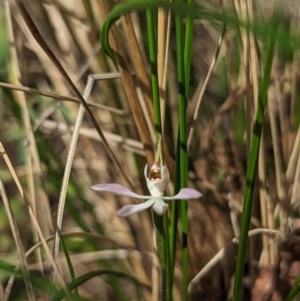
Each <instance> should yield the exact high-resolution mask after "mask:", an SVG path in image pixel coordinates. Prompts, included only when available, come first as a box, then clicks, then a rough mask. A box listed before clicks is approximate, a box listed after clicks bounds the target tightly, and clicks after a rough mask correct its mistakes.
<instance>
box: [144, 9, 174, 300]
mask: <svg viewBox="0 0 300 301" xmlns="http://www.w3.org/2000/svg"><path fill="white" fill-rule="evenodd" d="M146 15H147V28H148V43H149V56H150V66H151V86H152V97H153V106H154V122H155V136H156V160H157V161H159V163H160V165H163V164H164V159H163V153H162V143H163V141H162V124H161V113H160V98H159V85H158V74H157V47H156V36H155V32H156V30H155V23H154V13H153V11H152V10H150V9H147V11H146ZM152 216H153V223H154V226H155V230H156V245H157V253H158V258H159V263H160V301H167V300H168V301H171V299H170V294H169V293H168V287H167V283H168V282H169V281H168V275H169V272H168V270H169V265H168V236H167V231H166V229H167V226H168V218H167V215H166V214H165V215H164V216H163V217H162V216H159V215H157V214H156V213H155V212H154V211H152Z"/></svg>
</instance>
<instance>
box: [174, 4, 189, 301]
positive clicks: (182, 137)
mask: <svg viewBox="0 0 300 301" xmlns="http://www.w3.org/2000/svg"><path fill="white" fill-rule="evenodd" d="M175 3H181V0H175ZM175 30H176V52H177V77H178V103H179V144H180V151H179V156H180V166H177V168H176V173H180V187H181V188H183V187H186V186H187V146H186V143H187V134H186V97H185V95H186V92H185V72H184V69H185V65H184V36H183V23H182V16H181V14H179V13H177V12H176V13H175ZM178 167H179V169H178ZM180 205H181V206H180V207H181V228H182V233H181V236H182V246H181V249H182V300H183V301H187V300H188V246H187V241H188V216H187V214H188V212H187V201H186V200H182V201H181V204H180Z"/></svg>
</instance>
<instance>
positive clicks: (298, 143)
mask: <svg viewBox="0 0 300 301" xmlns="http://www.w3.org/2000/svg"><path fill="white" fill-rule="evenodd" d="M299 149H300V127H298V131H297V135H296V139H295V141H294V145H293V148H292V152H291V156H290V159H289V162H288V166H287V169H286V173H285V176H286V181H287V184H288V185H289V184H290V183H292V181H293V177H294V175H295V169H296V165H297V161H299Z"/></svg>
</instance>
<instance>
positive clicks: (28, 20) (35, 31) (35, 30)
mask: <svg viewBox="0 0 300 301" xmlns="http://www.w3.org/2000/svg"><path fill="white" fill-rule="evenodd" d="M17 4H18V7H19V9H20V11H21V14H22V17H23V19H24V21H25V23H26V25H27V26H28V28H29V30H30V31H31V33H32V35H33V37H34V38H35V40H36V41H37V42H38V44H39V45H40V46H41V47H42V49H43V50H44V51H45V53H46V54H47V55H48V56H49V58H50V59H51V60H52V62H53V63H54V64H55V66H56V67H57V69H58V70H59V72H60V73H61V74H62V75H63V77H64V79H65V80H66V81H67V82H68V84H69V86H70V87H71V88H72V90H73V92H74V93H75V94H76V96H77V97H78V99H79V101H80V103H81V105H82V106H83V107H84V109H85V110H86V112H87V113H88V115H89V117H90V119H91V121H92V123H93V126H94V127H95V129H96V130H97V132H98V134H99V136H100V137H101V139H102V141H103V143H104V145H105V148H106V150H107V152H108V154H109V155H110V157H111V159H112V161H113V162H114V163H115V166H116V167H117V168H118V170H119V171H120V173H121V174H122V175H123V177H124V179H125V181H126V182H127V184H128V185H129V186H130V187H131V182H130V180H129V179H128V177H127V174H126V173H125V171H124V170H123V168H122V166H121V164H120V163H119V161H118V159H117V158H116V156H115V154H114V152H113V151H112V149H111V148H110V146H109V144H108V142H107V141H106V139H105V136H104V134H103V131H102V128H101V127H100V125H99V124H98V122H97V121H96V119H95V117H94V115H93V113H92V111H91V110H90V108H89V106H88V105H87V104H86V102H85V100H84V98H83V97H82V95H81V93H80V92H79V90H78V89H77V87H76V86H75V84H74V83H73V81H72V80H71V78H70V77H69V75H68V73H67V72H66V70H65V69H64V67H63V66H62V65H61V63H60V62H59V60H58V59H57V57H56V55H55V54H54V52H53V51H52V50H51V49H50V48H49V46H48V44H47V42H46V41H45V39H44V38H43V36H42V35H41V33H40V32H39V30H38V28H37V27H36V25H35V23H34V21H33V20H32V18H31V16H30V14H29V13H28V11H27V10H26V8H25V6H24V4H23V2H22V1H21V0H17Z"/></svg>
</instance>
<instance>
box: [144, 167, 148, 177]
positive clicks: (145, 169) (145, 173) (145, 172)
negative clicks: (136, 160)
mask: <svg viewBox="0 0 300 301" xmlns="http://www.w3.org/2000/svg"><path fill="white" fill-rule="evenodd" d="M147 169H148V164H146V165H145V168H144V176H145V179H146V180H147V179H148V177H147Z"/></svg>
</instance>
